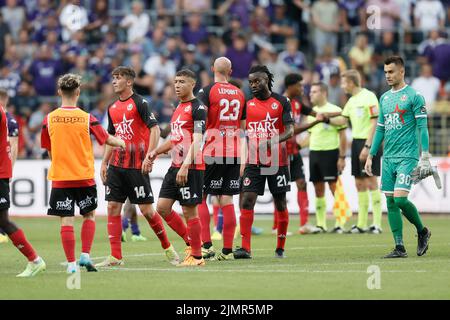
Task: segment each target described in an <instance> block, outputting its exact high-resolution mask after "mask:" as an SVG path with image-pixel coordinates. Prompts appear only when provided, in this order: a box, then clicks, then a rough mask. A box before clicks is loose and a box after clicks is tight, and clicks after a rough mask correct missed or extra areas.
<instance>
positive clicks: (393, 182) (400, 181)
mask: <svg viewBox="0 0 450 320" xmlns="http://www.w3.org/2000/svg"><path fill="white" fill-rule="evenodd" d="M418 162H419V161H418V160H416V159H412V158H401V159H392V158H390V159H386V158H383V165H382V171H381V191H382V192H385V193H393V192H394V190H404V191H410V190H411V184H412V182H411V172H412V171H413V170H414V168H415V167H416V166H417V163H418Z"/></svg>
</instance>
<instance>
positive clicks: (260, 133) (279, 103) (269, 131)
mask: <svg viewBox="0 0 450 320" xmlns="http://www.w3.org/2000/svg"><path fill="white" fill-rule="evenodd" d="M245 113H246V130H247V134H248V140H249V141H248V142H249V155H248V163H249V164H255V165H263V166H272V165H276V164H275V163H272V152H273V150H268V153H267V157H264V156H260V154H259V143H260V142H262V141H264V140H265V141H267V140H270V139H272V138H275V137H277V136H279V135H281V134H282V133H284V131H285V128H286V126H287V125H292V124H294V119H293V117H292V110H291V104H290V103H289V100H288V99H287V98H286V97H283V96H282V95H279V94H276V93H272V94H271V96H270V97H269V98H268V99H266V100H259V99H257V98H253V99H251V100H249V101H247V103H246V111H245ZM277 148H278V150H277V151H278V159H277V161H278V166H280V167H281V166H287V165H288V154H287V148H286V141H284V142H282V143H277ZM265 158H267V159H265ZM262 160H263V161H262Z"/></svg>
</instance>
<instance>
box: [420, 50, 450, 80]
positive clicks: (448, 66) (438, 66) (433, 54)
mask: <svg viewBox="0 0 450 320" xmlns="http://www.w3.org/2000/svg"><path fill="white" fill-rule="evenodd" d="M426 57H427V59H428V62H429V63H430V64H431V65H432V66H433V75H434V76H435V77H437V78H438V79H439V80H441V83H442V85H444V83H445V82H447V81H449V80H450V43H448V42H445V43H441V44H438V45H437V46H435V47H434V49H432V50H428V51H427V53H426Z"/></svg>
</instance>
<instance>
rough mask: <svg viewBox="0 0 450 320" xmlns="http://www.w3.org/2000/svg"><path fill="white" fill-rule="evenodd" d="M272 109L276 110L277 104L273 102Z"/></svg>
mask: <svg viewBox="0 0 450 320" xmlns="http://www.w3.org/2000/svg"><path fill="white" fill-rule="evenodd" d="M272 109H273V110H277V109H278V103H276V102H274V103H272Z"/></svg>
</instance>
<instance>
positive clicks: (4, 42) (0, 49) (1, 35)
mask: <svg viewBox="0 0 450 320" xmlns="http://www.w3.org/2000/svg"><path fill="white" fill-rule="evenodd" d="M11 40H12V39H11V32H10V31H9V26H8V24H7V23H6V22H5V21H4V19H3V14H2V13H1V12H0V63H1V62H2V61H3V55H4V54H5V48H6V47H8V46H10V45H11V42H12V41H11Z"/></svg>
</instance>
